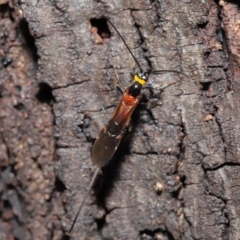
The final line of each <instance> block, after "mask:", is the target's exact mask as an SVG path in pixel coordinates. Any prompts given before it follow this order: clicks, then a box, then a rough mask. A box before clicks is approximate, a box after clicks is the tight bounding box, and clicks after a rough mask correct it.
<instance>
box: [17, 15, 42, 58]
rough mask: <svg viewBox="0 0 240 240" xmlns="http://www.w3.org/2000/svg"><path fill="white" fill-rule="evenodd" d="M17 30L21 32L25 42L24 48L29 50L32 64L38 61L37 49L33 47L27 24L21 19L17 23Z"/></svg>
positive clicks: (33, 41)
mask: <svg viewBox="0 0 240 240" xmlns="http://www.w3.org/2000/svg"><path fill="white" fill-rule="evenodd" d="M19 29H20V31H21V34H22V36H23V38H24V40H25V47H26V48H27V49H28V50H30V53H31V56H32V58H33V61H34V62H37V61H38V55H37V47H36V45H35V40H34V38H33V36H32V35H31V34H30V31H29V28H28V23H27V22H26V20H25V19H24V18H23V19H21V21H20V23H19Z"/></svg>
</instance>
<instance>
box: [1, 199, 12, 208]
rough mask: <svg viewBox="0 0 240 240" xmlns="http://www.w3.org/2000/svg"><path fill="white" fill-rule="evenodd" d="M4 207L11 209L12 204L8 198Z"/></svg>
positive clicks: (4, 202)
mask: <svg viewBox="0 0 240 240" xmlns="http://www.w3.org/2000/svg"><path fill="white" fill-rule="evenodd" d="M3 208H7V209H11V208H12V207H11V204H10V202H9V201H8V200H4V201H3Z"/></svg>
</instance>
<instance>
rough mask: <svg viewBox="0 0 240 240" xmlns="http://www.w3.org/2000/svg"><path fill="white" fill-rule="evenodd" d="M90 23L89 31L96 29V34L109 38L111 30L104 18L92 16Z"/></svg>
mask: <svg viewBox="0 0 240 240" xmlns="http://www.w3.org/2000/svg"><path fill="white" fill-rule="evenodd" d="M90 23H91V25H92V29H91V31H92V32H94V31H96V32H97V34H98V35H99V36H100V37H102V38H110V37H111V32H110V30H109V28H108V25H107V19H106V18H103V17H102V18H99V19H97V18H92V19H90Z"/></svg>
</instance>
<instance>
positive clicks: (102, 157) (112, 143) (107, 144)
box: [91, 93, 140, 168]
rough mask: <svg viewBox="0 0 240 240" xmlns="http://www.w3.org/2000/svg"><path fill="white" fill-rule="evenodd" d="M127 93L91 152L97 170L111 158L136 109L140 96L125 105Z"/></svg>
mask: <svg viewBox="0 0 240 240" xmlns="http://www.w3.org/2000/svg"><path fill="white" fill-rule="evenodd" d="M126 97H128V96H127V93H124V95H123V97H122V99H121V101H120V103H119V105H118V106H117V108H116V110H115V112H114V113H113V115H112V118H111V119H110V120H109V122H108V124H107V125H106V126H105V127H104V128H103V129H102V130H101V132H100V133H99V135H98V137H97V139H96V141H95V142H94V144H93V147H92V151H91V159H92V164H93V165H94V166H97V167H98V168H101V167H103V166H104V165H105V164H107V163H108V162H109V161H110V160H111V158H112V157H113V155H114V153H115V151H116V150H117V148H118V146H119V144H120V142H121V139H122V136H123V134H124V132H125V129H126V127H127V126H128V124H129V121H130V119H131V115H132V113H133V111H134V109H135V108H136V106H137V104H138V102H139V100H140V96H139V97H136V98H134V99H133V100H132V101H131V102H130V103H129V101H128V104H126Z"/></svg>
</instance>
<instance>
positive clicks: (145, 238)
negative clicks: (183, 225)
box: [140, 229, 174, 240]
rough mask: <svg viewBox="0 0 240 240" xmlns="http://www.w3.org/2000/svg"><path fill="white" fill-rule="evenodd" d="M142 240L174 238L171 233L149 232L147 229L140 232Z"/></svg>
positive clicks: (170, 239)
mask: <svg viewBox="0 0 240 240" xmlns="http://www.w3.org/2000/svg"><path fill="white" fill-rule="evenodd" d="M140 239H141V240H152V239H168V240H173V239H174V238H173V236H172V234H171V233H169V232H167V231H163V230H161V229H156V230H149V229H145V230H143V231H140Z"/></svg>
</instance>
